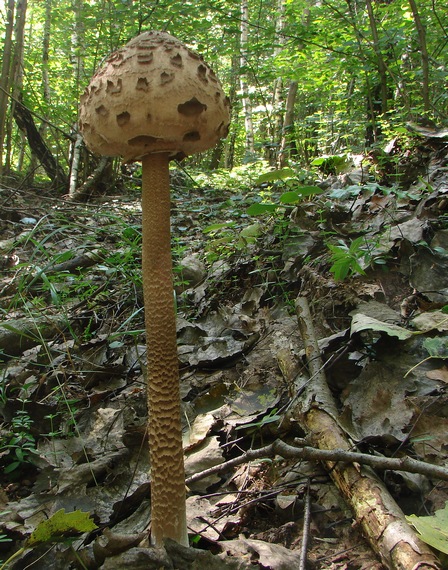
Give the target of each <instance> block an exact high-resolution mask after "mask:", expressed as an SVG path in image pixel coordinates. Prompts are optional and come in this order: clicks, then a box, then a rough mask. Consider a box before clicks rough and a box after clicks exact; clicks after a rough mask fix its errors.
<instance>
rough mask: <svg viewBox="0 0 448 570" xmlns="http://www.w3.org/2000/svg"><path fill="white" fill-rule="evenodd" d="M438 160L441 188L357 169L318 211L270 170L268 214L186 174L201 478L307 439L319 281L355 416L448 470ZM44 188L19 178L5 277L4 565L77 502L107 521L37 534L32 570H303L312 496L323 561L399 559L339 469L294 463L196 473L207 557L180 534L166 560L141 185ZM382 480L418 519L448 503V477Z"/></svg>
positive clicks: (314, 535)
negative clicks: (376, 534) (41, 538)
mask: <svg viewBox="0 0 448 570" xmlns="http://www.w3.org/2000/svg"><path fill="white" fill-rule="evenodd" d="M437 160H438V161H439V162H438V163H439V165H441V164H442V158H441V157H440V153H439V154H437V155H435V156H433V161H432V163H431V168H432V174H431V176H432V179H433V180H435V181H437V184H435V185H433V186H429V185H428V184H427V183H426V182H423V181H422V180H421V179H416V180H413V181H412V183H410V185H409V186H408V187H405V188H400V192H398V191H397V187H394V186H389V187H386V186H381V185H379V184H373V183H371V184H370V185H369V184H365V185H364V186H363V185H362V184H358V183H356V184H352V182H353V179H356V177H357V173H356V172H355V171H354V172H353V173H352V179H349V176H350V173H349V174H348V175H346V174H344V175H339V176H337V177H333V178H330V179H326V180H324V181H322V182H321V183H319V185H320V188H321V189H322V190H324V191H323V192H320V191H319V192H315V193H311V194H310V195H309V196H308V197H306V199H305V200H304V201H302V202H300V203H298V204H294V203H292V204H289V203H285V199H283V200H280V198H281V196H284V195H285V192H284V188H282V186H281V184H282V179H281V177H280V178H275V177H274V178H273V179H272V177H270V178H267V179H266V180H265V181H264V182H263V181H262V183H263V184H264V185H265V186H264V188H266V187H268V188H269V189H270V192H271V201H272V202H271V203H273V204H274V205H275V208H271V209H269V208H267V209H266V208H265V209H263V208H261V209H260V208H258V209H257V208H256V209H255V213H256V214H257V218H253V217H250V216H248V214H247V213H246V212H247V209H248V208H249V207H250V206H251V204H252V203H257V201H258V191H259V188H257V187H253V188H251V189H249V191H248V194H247V196H246V197H244V198H243V197H242V196H239V197H238V199H236V198H237V196H236V194H235V191H233V190H225V189H219V190H216V191H214V190H208V191H205V192H202V191H200V190H199V191H198V189H196V188H186V187H184V186H182V185H180V186H179V185H178V186H176V187H175V188H174V190H173V224H172V225H173V232H174V240H173V253H174V263H175V273H174V274H175V285H176V301H177V307H178V315H179V317H178V346H179V363H180V371H181V393H182V398H183V411H184V418H185V426H184V427H185V432H184V446H185V458H186V471H187V476H189V475H194V474H196V473H199V472H202V471H204V470H206V469H209V468H214V467H219V466H220V465H222V464H223V463H224V462H226V461H228V460H229V459H232V458H236V457H238V456H239V455H241V454H243V453H244V452H246V451H247V450H248V449H256V448H258V447H262V446H263V445H266V444H269V443H270V442H273V441H275V440H276V439H277V438H281V439H282V440H284V441H286V442H290V443H293V442H294V438H303V437H305V436H306V433H305V432H304V426H303V425H301V422H300V421H299V420H298V418H297V417H295V416H294V415H293V416H291V414H290V411H291V409H292V408H293V407H294V402H295V401H297V399H298V398H301V396H302V395H303V386H305V385H306V384H308V383H309V382H311V381H312V379H311V380H310V379H309V378H308V377H307V373H306V354H305V352H306V351H305V350H304V348H303V342H302V339H301V336H300V333H299V330H298V326H297V318H296V316H295V314H294V300H295V298H296V297H297V296H298V295H306V296H307V297H308V299H309V302H310V304H311V308H312V313H313V321H314V326H315V328H316V331H317V336H318V339H319V349H320V351H321V355H322V359H323V362H324V363H325V373H326V378H327V381H328V383H329V386H330V389H331V392H332V394H333V395H334V397H335V401H336V403H337V406H338V410H337V413H338V416H339V417H338V421H339V423H340V425H341V426H342V427H343V428H344V430H345V431H346V433H347V434H349V436H350V437H351V438H352V441H353V442H356V443H357V447H358V449H359V450H360V451H362V452H365V453H369V454H374V455H379V456H384V457H388V458H400V457H403V456H405V455H408V456H411V457H414V458H417V459H421V460H423V461H427V462H429V463H432V464H434V465H440V466H443V465H445V464H446V457H447V455H446V454H447V441H446V433H447V428H448V425H447V424H448V418H447V396H446V385H447V372H446V358H447V352H446V330H447V324H446V317H447V314H446V312H445V309H446V306H447V305H448V282H447V275H448V271H447V261H448V254H447V253H446V252H447V248H446V245H447V233H448V229H447V217H446V216H447V214H446V193H447V191H448V186H447V179H446V172H444V171H443V167H442V166H440V169H437V168H434V163H436V162H437ZM290 174H291V173H288V176H289V175H290ZM180 179H181V180H183V179H182V178H180ZM276 185H277V186H276ZM310 188H313V187H312V186H310ZM35 192H36V191H35V190H34V189H30V191H27V192H25V191H23V190H21V191H19V190H12V189H8V188H2V189H1V192H0V197H1V198H2V203H1V211H2V214H3V215H2V221H1V224H0V230H1V235H0V237H1V238H2V241H1V243H2V249H3V253H4V255H5V258H6V257H7V258H8V259H9V260H11V259H13V258H14V263H12V262H8V263H5V265H4V269H3V270H2V274H1V280H0V288H1V291H2V297H1V301H0V306H1V310H2V322H1V323H0V348H1V351H2V355H3V356H2V363H1V384H0V414H1V418H2V424H1V427H0V429H1V432H0V437H1V444H2V446H1V449H0V461H1V465H2V467H3V468H4V473H3V475H2V476H1V483H2V490H1V493H0V501H1V507H0V510H1V511H2V517H1V523H0V526H1V533H2V534H3V535H5V536H6V537H7V539H10V542H7V541H5V542H0V547H1V557H2V558H3V559H4V560H6V558H7V557H8V556H10V555H11V554H12V553H14V552H15V551H17V550H18V549H19V548H21V547H23V546H25V545H26V544H27V541H29V540H30V537H32V536H34V535H33V533H35V532H38V529H39V528H42V527H41V526H40V525H42V524H43V521H45V520H54V519H52V518H51V517H54V516H56V515H57V513H61V512H65V513H66V514H70V513H83V514H82V515H81V516H82V517H87V518H86V519H85V520H89V521H92V524H94V525H95V526H97V527H98V528H97V529H95V530H94V529H93V528H92V529H84V530H85V531H86V532H85V533H84V534H83V536H82V537H81V538H79V537H73V538H71V539H70V541H62V542H61V541H57V542H56V541H55V544H54V545H53V547H52V548H46V547H45V548H44V547H43V546H41V545H35V548H33V549H29V550H27V551H26V552H25V553H24V554H23V556H22V558H20V559H19V560H18V561H16V562H15V563H14V565H13V567H14V568H24V567H25V566H29V565H32V567H33V568H41V567H42V568H43V567H45V568H69V567H73V568H82V567H83V565H84V566H85V567H89V568H122V567H127V566H130V565H132V566H133V567H135V568H140V567H141V568H143V567H145V568H158V567H160V565H161V564H166V567H167V568H196V567H197V568H199V567H206V566H207V567H208V566H210V568H215V567H216V568H221V567H222V568H224V567H226V568H246V567H247V568H248V567H260V568H269V569H272V570H277V569H282V568H285V569H286V568H288V569H289V568H292V567H298V564H299V563H300V560H301V558H300V557H301V545H302V542H303V535H304V532H306V531H304V528H305V527H304V518H305V515H306V512H307V507H306V495H307V492H309V494H310V497H311V502H310V521H311V522H310V529H309V535H310V540H309V545H308V552H307V560H308V564H309V567H311V568H322V569H348V568H357V569H367V568H369V569H371V568H377V569H378V570H379V569H380V568H386V567H393V566H391V565H389V564H388V563H387V561H385V560H379V559H378V558H377V556H376V555H375V553H374V552H373V551H372V549H371V548H370V547H369V545H368V542H366V541H365V540H364V538H363V537H362V534H361V532H360V530H359V527H358V526H357V525H356V524H353V523H354V515H353V513H352V512H351V510H350V509H349V508H348V506H347V505H346V503H345V502H344V500H343V499H342V497H341V494H340V493H339V492H338V490H337V488H336V486H335V485H334V483H333V481H332V480H331V479H330V477H329V475H328V472H327V471H326V470H325V469H324V468H323V466H322V465H321V464H320V463H317V462H314V461H311V460H303V459H300V460H294V459H293V458H289V459H288V458H284V457H281V456H275V457H269V458H268V457H266V458H264V459H258V460H254V461H252V462H248V463H246V464H243V465H240V466H239V467H235V468H233V469H232V470H231V471H226V472H223V473H222V472H219V473H218V474H217V473H212V474H210V475H207V476H206V477H204V478H202V479H199V480H197V481H195V482H194V483H192V484H191V486H190V487H189V498H188V524H189V530H190V537H191V538H192V541H193V544H194V545H195V546H196V550H195V551H194V552H196V555H197V557H199V558H196V559H195V558H194V556H192V555H191V556H190V555H187V554H186V553H185V552H181V550H179V549H178V548H177V547H176V546H175V545H169V546H168V545H167V548H166V550H165V551H164V552H163V553H162V552H159V553H157V554H150V553H149V551H150V549H148V548H147V547H148V544H147V542H146V543H145V537H146V536H147V529H148V525H149V512H150V478H149V469H150V466H149V463H148V453H147V436H146V401H145V380H144V368H145V344H144V323H143V314H144V313H143V306H142V290H141V276H140V261H139V244H140V239H141V235H140V229H139V223H140V206H139V196H138V193H136V192H135V191H131V190H130V191H127V192H123V194H121V195H120V196H104V197H101V198H99V199H97V200H95V201H94V202H92V203H90V204H77V203H69V202H66V201H64V200H55V199H54V197H50V196H46V195H45V193H43V194H42V196H41V197H40V202H39V204H43V205H41V206H37V205H36V201H35ZM276 192H277V194H276ZM13 193H14V195H15V204H14V206H11V205H10V202H9V196H10V195H11V194H13ZM289 194H290V191H289V190H288V196H289ZM276 196H278V199H279V200H278V202H275V197H276ZM223 220H225V223H223ZM204 228H207V232H206V233H204ZM247 228H249V230H247ZM353 244H354V245H353ZM330 246H331V247H330ZM335 262H337V263H339V266H338V267H339V268H338V270H337V271H336V270H334V271H332V270H331V268H332V266H334V264H335ZM344 264H345V265H344ZM338 277H339V278H341V277H344V280H339V281H338V280H337V278H338ZM26 443H28V446H27V445H25V444H26ZM11 465H12V466H14V468H13V469H11ZM8 466H9V467H10V469H8ZM381 477H382V479H383V482H384V483H385V485H386V486H387V488H388V489H389V491H390V493H391V494H392V496H393V497H394V499H395V500H396V501H397V502H398V504H399V506H400V507H401V508H402V509H403V511H404V513H405V514H406V515H408V516H409V517H419V516H422V515H425V516H428V515H431V514H432V513H434V512H435V511H437V510H438V509H439V510H440V509H443V508H444V506H445V503H446V501H447V498H448V497H447V491H448V488H447V485H446V482H444V481H439V480H437V479H435V478H431V477H429V476H425V475H419V474H410V473H406V472H404V471H385V472H384V473H382V474H381ZM307 490H308V491H307ZM62 509H64V510H63V511H62ZM83 520H84V519H83ZM409 520H411V522H412V521H414V520H415V519H414V518H410V519H409ZM412 524H414V522H413V523H412ZM62 526H63V525H62ZM415 527H416V528H417V529H418V528H419V527H418V525H417V524H415ZM59 530H61V529H59ZM81 531H82V529H81ZM56 534H57V533H56ZM28 544H29V542H28ZM207 550H209V551H211V552H212V553H213V555H211V554H210V552H207ZM189 556H190V558H189ZM201 557H202V558H201ZM195 564H196V566H195ZM200 564H202V566H201V565H200Z"/></svg>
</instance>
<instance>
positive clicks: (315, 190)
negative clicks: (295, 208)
mask: <svg viewBox="0 0 448 570" xmlns="http://www.w3.org/2000/svg"><path fill="white" fill-rule="evenodd" d="M323 192H324V190H323V189H322V188H319V186H302V187H300V188H297V194H300V196H301V197H304V196H315V195H316V194H323Z"/></svg>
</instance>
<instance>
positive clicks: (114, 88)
mask: <svg viewBox="0 0 448 570" xmlns="http://www.w3.org/2000/svg"><path fill="white" fill-rule="evenodd" d="M229 122H230V113H229V101H228V98H227V97H226V96H225V95H224V92H223V90H222V87H221V84H220V82H219V80H218V78H217V77H216V75H215V74H214V73H213V71H212V70H211V69H210V67H209V66H208V65H207V64H206V63H205V62H204V60H203V59H202V57H201V56H200V55H198V54H196V53H194V52H193V51H191V50H190V49H188V48H187V47H186V46H185V45H184V44H183V43H181V42H180V41H179V40H177V39H176V38H174V37H173V36H171V35H169V34H167V33H165V32H158V31H150V32H144V33H142V34H140V35H139V36H137V37H136V38H134V39H132V40H131V41H130V42H129V43H128V44H126V45H125V46H124V47H123V48H121V49H118V50H117V51H116V52H114V53H112V54H111V55H110V56H109V57H108V58H107V59H106V61H105V62H104V65H103V66H102V67H101V68H100V69H99V70H98V71H97V72H96V74H95V75H94V76H93V78H92V80H91V82H90V84H89V86H88V87H87V88H86V90H85V92H84V94H83V95H82V97H81V105H80V130H81V132H82V134H83V136H84V140H85V142H86V144H87V147H88V148H89V149H90V150H91V151H92V152H94V153H97V154H99V155H103V156H121V157H123V159H124V161H125V162H134V161H138V160H141V161H142V234H143V243H142V273H143V293H144V303H145V326H146V344H147V353H148V363H147V383H148V411H149V416H148V430H149V445H150V461H151V541H152V543H153V544H155V545H161V544H162V543H163V540H164V539H165V538H171V539H173V540H175V541H177V542H179V543H180V544H183V545H185V546H188V537H187V527H186V512H185V511H186V509H185V472H184V458H183V449H182V427H181V408H180V393H179V371H178V357H177V339H176V315H175V306H174V296H173V282H172V262H171V235H170V189H169V169H168V166H169V161H170V160H171V159H173V158H176V159H182V158H184V157H185V156H187V155H190V154H193V153H197V152H202V151H204V150H206V149H208V148H211V147H213V146H214V145H216V144H217V142H218V141H219V140H220V139H221V138H224V137H225V136H226V135H227V133H228V127H229Z"/></svg>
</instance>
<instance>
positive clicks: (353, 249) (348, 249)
mask: <svg viewBox="0 0 448 570" xmlns="http://www.w3.org/2000/svg"><path fill="white" fill-rule="evenodd" d="M338 244H339V245H333V244H331V243H327V247H328V249H329V250H330V252H331V262H332V266H331V267H330V272H331V273H332V274H333V276H334V278H335V279H336V281H343V280H344V279H346V278H347V277H349V276H352V275H365V271H364V268H365V267H369V266H370V265H371V264H372V263H375V264H378V265H384V264H385V263H386V260H385V258H384V257H383V256H380V255H375V253H374V250H375V247H374V246H375V244H373V243H371V242H370V241H369V240H368V239H366V237H365V236H360V237H358V238H356V239H355V240H353V241H352V242H351V244H350V245H347V244H346V243H345V242H344V240H342V239H340V240H338Z"/></svg>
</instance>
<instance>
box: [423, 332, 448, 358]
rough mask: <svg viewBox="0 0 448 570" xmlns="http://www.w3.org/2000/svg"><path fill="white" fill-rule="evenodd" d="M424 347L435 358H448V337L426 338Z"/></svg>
mask: <svg viewBox="0 0 448 570" xmlns="http://www.w3.org/2000/svg"><path fill="white" fill-rule="evenodd" d="M423 347H424V348H425V349H426V350H427V351H428V354H429V355H430V356H432V357H433V358H448V338H446V337H441V336H435V337H433V338H430V337H429V338H425V340H424V341H423Z"/></svg>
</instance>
